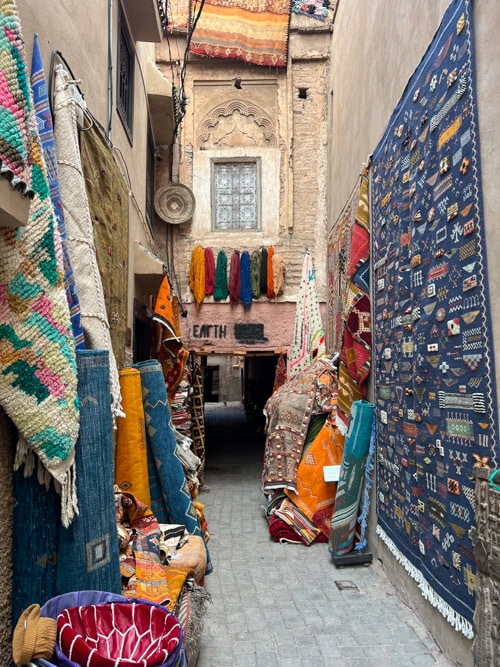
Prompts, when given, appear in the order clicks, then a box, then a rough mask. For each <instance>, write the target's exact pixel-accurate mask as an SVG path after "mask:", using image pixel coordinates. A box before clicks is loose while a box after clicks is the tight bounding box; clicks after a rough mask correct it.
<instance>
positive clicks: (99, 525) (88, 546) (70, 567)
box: [55, 350, 121, 595]
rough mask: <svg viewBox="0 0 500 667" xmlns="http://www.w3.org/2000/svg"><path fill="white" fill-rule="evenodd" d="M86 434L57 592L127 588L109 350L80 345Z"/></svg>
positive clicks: (62, 540)
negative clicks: (124, 585)
mask: <svg viewBox="0 0 500 667" xmlns="http://www.w3.org/2000/svg"><path fill="white" fill-rule="evenodd" d="M76 361H77V367H78V396H79V399H80V435H79V437H78V441H77V443H76V484H77V494H78V507H79V510H80V514H79V516H77V517H76V518H75V519H74V520H73V522H72V524H71V525H70V526H69V528H63V527H62V526H61V527H60V529H59V531H60V534H59V546H58V554H57V567H56V585H55V594H56V595H60V594H61V593H67V592H70V591H78V590H84V589H93V590H100V591H108V592H110V593H121V580H120V564H119V557H118V538H117V529H116V518H115V496H114V488H113V484H114V451H113V426H112V419H111V399H110V386H109V354H108V351H107V350H77V353H76Z"/></svg>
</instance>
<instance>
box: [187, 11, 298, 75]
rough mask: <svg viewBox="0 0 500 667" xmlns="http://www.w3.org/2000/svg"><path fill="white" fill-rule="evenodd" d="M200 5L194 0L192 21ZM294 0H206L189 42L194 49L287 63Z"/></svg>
mask: <svg viewBox="0 0 500 667" xmlns="http://www.w3.org/2000/svg"><path fill="white" fill-rule="evenodd" d="M198 8H199V5H198V3H197V2H196V1H195V0H191V16H190V20H191V23H192V22H193V20H194V18H195V16H197V12H198ZM290 10H291V0H264V2H259V3H258V4H256V3H255V2H252V0H233V1H232V2H230V3H228V2H227V0H206V1H205V4H204V5H203V11H202V13H201V16H200V19H199V20H198V22H197V24H196V28H195V31H194V33H193V37H192V40H191V44H190V46H189V50H190V51H191V53H196V54H198V55H201V56H210V57H212V58H229V59H233V60H242V61H243V62H245V63H254V64H255V65H266V66H270V67H286V64H287V51H288V25H289V22H290Z"/></svg>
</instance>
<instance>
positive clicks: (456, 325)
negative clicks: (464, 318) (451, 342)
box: [447, 317, 460, 336]
mask: <svg viewBox="0 0 500 667" xmlns="http://www.w3.org/2000/svg"><path fill="white" fill-rule="evenodd" d="M447 326H448V336H458V334H459V333H460V318H459V317H454V318H453V319H452V320H448V322H447Z"/></svg>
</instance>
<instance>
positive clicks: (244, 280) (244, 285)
mask: <svg viewBox="0 0 500 667" xmlns="http://www.w3.org/2000/svg"><path fill="white" fill-rule="evenodd" d="M240 281H241V282H240V301H241V303H242V304H243V305H244V306H245V308H247V307H248V306H250V305H251V304H252V278H251V275H250V255H249V253H248V251H247V250H244V251H243V252H242V253H241V258H240Z"/></svg>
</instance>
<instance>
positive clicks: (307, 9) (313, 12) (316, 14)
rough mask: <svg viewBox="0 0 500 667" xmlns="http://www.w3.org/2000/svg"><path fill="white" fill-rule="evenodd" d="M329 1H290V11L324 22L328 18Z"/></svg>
mask: <svg viewBox="0 0 500 667" xmlns="http://www.w3.org/2000/svg"><path fill="white" fill-rule="evenodd" d="M329 6H330V2H329V0H306V1H305V2H304V0H292V11H293V12H294V13H295V14H305V15H306V16H310V17H311V18H313V19H319V20H320V21H324V20H325V19H326V17H327V16H328V7H329Z"/></svg>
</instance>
